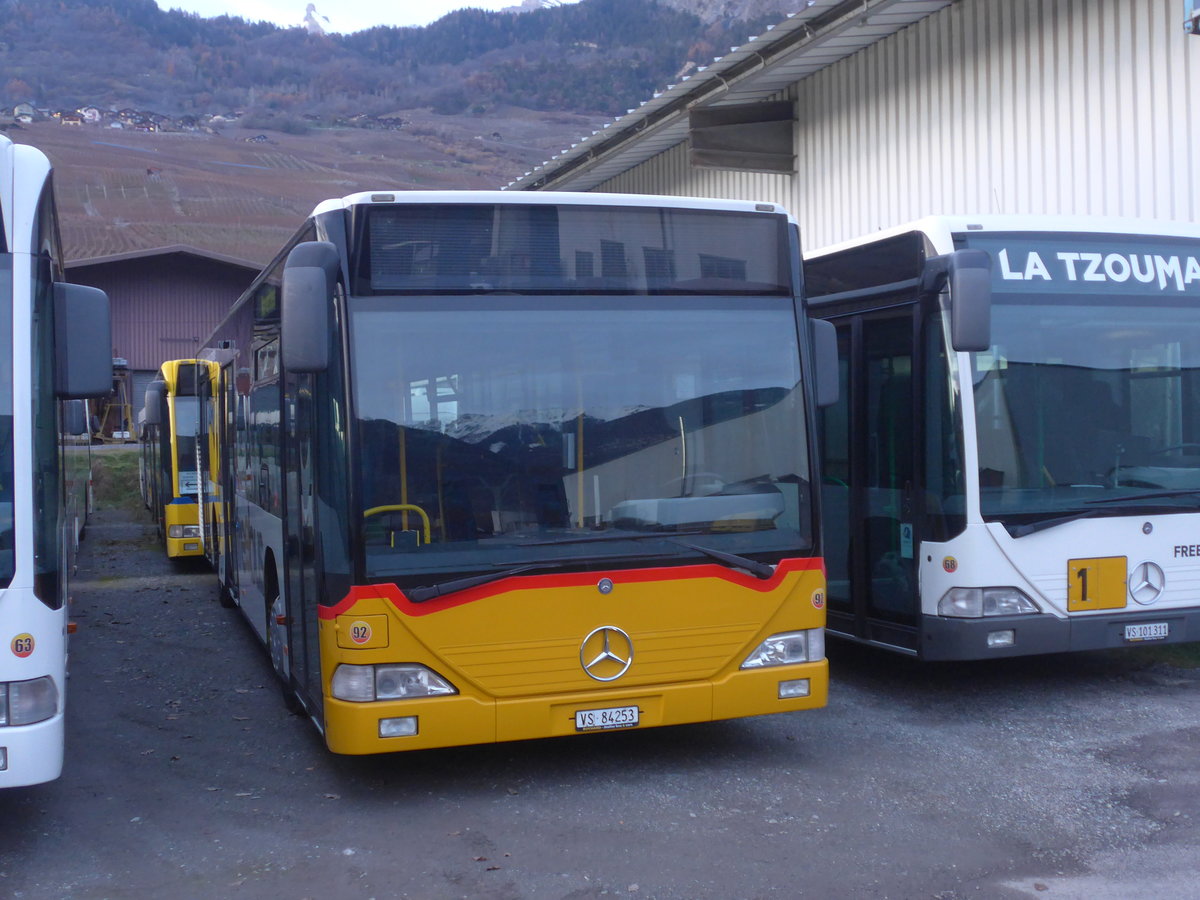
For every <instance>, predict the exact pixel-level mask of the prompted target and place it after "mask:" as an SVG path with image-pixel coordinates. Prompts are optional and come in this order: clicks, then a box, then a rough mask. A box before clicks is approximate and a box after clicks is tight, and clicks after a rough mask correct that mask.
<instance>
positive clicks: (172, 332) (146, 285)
mask: <svg viewBox="0 0 1200 900" xmlns="http://www.w3.org/2000/svg"><path fill="white" fill-rule="evenodd" d="M255 274H256V273H255V272H253V271H251V270H248V269H245V268H243V267H240V266H232V265H228V264H225V263H221V262H218V261H214V260H208V259H203V258H199V257H195V256H191V255H188V254H182V253H168V254H164V255H162V256H146V257H140V258H138V259H133V260H119V261H115V262H98V263H96V264H94V265H84V266H77V267H74V268H72V269H71V270H70V278H71V280H72V281H77V282H79V283H81V284H88V285H92V286H93V287H98V288H101V289H103V290H104V291H106V292H107V293H108V296H109V300H110V302H111V309H112V320H113V321H112V336H113V356H115V357H122V358H124V359H126V360H128V362H129V367H130V368H131V369H138V370H156V369H158V367H159V365H160V364H161V363H162V362H163V361H164V360H168V359H184V358H188V357H192V356H195V355H196V354H197V353H198V352H199V350H200V347H201V346H202V343H201V342H202V341H204V340H205V339H206V338H207V337H208V335H209V334H210V333H211V332H212V330H213V329H214V328H215V327H216V326H217V323H218V322H220V321H221V319H223V318H224V317H225V315H226V314H228V312H229V309H230V307H231V306H232V305H233V302H234V301H235V300H237V298H238V296H239V295H240V294H241V292H242V291H244V290H245V289H246V287H248V286H249V284H250V281H251V280H252V279H253V278H254V275H255Z"/></svg>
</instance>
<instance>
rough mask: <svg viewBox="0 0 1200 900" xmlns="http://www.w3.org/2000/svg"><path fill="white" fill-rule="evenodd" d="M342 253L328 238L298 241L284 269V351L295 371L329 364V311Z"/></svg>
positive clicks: (318, 369)
mask: <svg viewBox="0 0 1200 900" xmlns="http://www.w3.org/2000/svg"><path fill="white" fill-rule="evenodd" d="M338 266H339V261H338V253H337V249H336V248H335V247H334V245H333V244H331V243H329V242H328V241H308V242H305V243H303V244H297V245H296V246H295V247H293V248H292V252H291V253H289V254H288V258H287V263H286V264H285V265H284V270H283V308H282V310H281V311H280V316H281V319H280V352H281V353H282V355H283V364H284V367H285V368H287V369H290V370H292V371H294V372H323V371H325V369H327V368H328V367H329V338H330V326H329V312H330V307H331V305H332V303H333V291H334V287H335V286H336V284H337V276H338Z"/></svg>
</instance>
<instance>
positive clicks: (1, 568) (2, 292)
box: [0, 253, 15, 587]
mask: <svg viewBox="0 0 1200 900" xmlns="http://www.w3.org/2000/svg"><path fill="white" fill-rule="evenodd" d="M12 267H13V258H12V254H10V253H5V254H0V347H8V348H9V349H10V350H11V348H12V318H13V317H12V292H13V270H12ZM12 386H13V383H12V353H11V352H9V353H5V354H4V359H3V360H0V587H7V586H8V584H9V583H10V582H11V581H12V577H13V569H14V566H15V556H14V551H15V548H14V537H13V399H12Z"/></svg>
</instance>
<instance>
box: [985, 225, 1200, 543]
mask: <svg viewBox="0 0 1200 900" xmlns="http://www.w3.org/2000/svg"><path fill="white" fill-rule="evenodd" d="M1090 240H1091V241H1092V242H1093V245H1092V246H1085V247H1084V248H1083V249H1081V246H1080V242H1079V241H1075V242H1071V241H1069V240H1067V239H1064V238H1060V237H1057V236H1056V237H1054V238H1052V239H1045V240H1039V238H1038V236H1032V237H1029V236H1025V237H1024V238H1023V239H1022V240H1021V241H1017V242H1013V241H1008V242H1005V245H1004V246H1005V248H1006V252H1005V253H1004V255H1003V256H1002V257H1001V256H1000V251H999V250H997V251H996V256H995V259H996V260H997V261H998V262H999V267H998V268H999V271H998V272H997V273H994V284H993V287H994V290H995V291H996V293H995V294H994V297H993V307H992V341H993V345H992V347H991V349H990V351H989V352H986V353H977V354H974V356H973V371H972V378H973V381H974V399H975V415H976V427H977V433H978V438H979V454H980V459H979V465H980V472H979V477H980V486H981V505H982V512H983V515H984V517H985V518H990V519H1002V520H1004V521H1006V522H1008V523H1012V522H1014V521H1020V519H1021V517H1022V516H1025V517H1026V518H1027V519H1028V518H1034V519H1036V518H1038V517H1041V516H1044V515H1046V514H1061V513H1069V512H1078V511H1081V510H1087V511H1088V512H1089V514H1103V513H1104V512H1106V511H1110V512H1112V513H1115V514H1119V513H1121V512H1122V511H1125V512H1128V511H1130V510H1132V509H1137V508H1139V507H1138V505H1137V504H1136V503H1132V501H1142V502H1150V503H1151V505H1153V506H1155V507H1162V508H1163V510H1164V511H1170V510H1171V509H1173V508H1178V509H1179V510H1180V511H1181V512H1183V511H1194V510H1195V509H1196V507H1197V505H1198V504H1200V304H1198V303H1197V301H1198V300H1200V264H1197V262H1196V257H1197V256H1200V248H1197V247H1196V246H1195V244H1194V243H1192V242H1187V243H1185V242H1181V241H1169V240H1167V239H1163V238H1158V239H1153V240H1152V241H1151V240H1148V239H1144V238H1143V239H1137V238H1128V239H1123V240H1118V239H1115V238H1114V239H1111V240H1107V241H1105V240H1103V239H1102V240H1101V241H1099V242H1097V241H1096V239H1095V238H1094V236H1093V237H1092V238H1091V239H1090ZM1139 241H1140V242H1142V244H1139ZM989 249H994V250H995V247H990V248H989ZM1032 254H1036V259H1034V258H1033V257H1032ZM1189 260H1190V261H1191V262H1190V266H1191V268H1189ZM1093 263H1094V265H1093ZM1192 269H1194V270H1195V271H1194V272H1192V271H1191V270H1192ZM1189 272H1190V273H1191V274H1190V275H1189ZM1089 273H1090V275H1091V277H1090V278H1087V279H1086V280H1085V277H1084V276H1085V275H1088V274H1089ZM1018 274H1019V275H1021V276H1022V277H1021V278H1017V277H1015V276H1016V275H1018ZM1072 275H1073V276H1074V278H1072V277H1071V276H1072ZM1006 276H1007V277H1006ZM1025 276H1029V277H1025ZM996 279H1004V280H1003V281H997V280H996Z"/></svg>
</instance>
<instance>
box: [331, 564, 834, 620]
mask: <svg viewBox="0 0 1200 900" xmlns="http://www.w3.org/2000/svg"><path fill="white" fill-rule="evenodd" d="M824 569H825V561H824V559H822V558H821V557H819V556H817V557H810V558H807V559H784V560H780V562H779V565H778V566H777V567H776V569H775V574H774V575H772V576H771V577H770V578H767V579H760V578H755V577H754V576H753V575H743V574H741V573H739V572H735V571H733V570H732V569H728V568H726V567H725V566H721V565H715V564H711V563H704V564H700V565H695V566H673V567H662V568H654V569H614V570H611V571H599V572H572V573H570V574H565V575H558V574H549V575H514V576H512V577H510V578H503V579H501V580H499V581H495V582H493V583H491V584H486V585H481V586H479V587H476V588H468V589H467V590H465V591H456V592H455V593H453V594H450V595H448V596H445V597H438V598H436V599H434V600H427V601H425V602H423V603H413V602H412V601H411V600H409V599H408V598H407V597H406V596H404V592H403V591H402V590H400V588H398V587H396V585H394V584H387V583H384V584H366V585H356V586H354V587H352V588H350V591H349V593H348V594H346V596H345V597H344V598H343V599H342V600H341V601H340V602H339V603H337V604H335V605H334V606H319V607H318V608H317V613H318V615H319V616H320V618H322V619H334V618H337V617H338V616H340V615H344V614H345V613H347V612H349V611H350V609H351V608H352V607H353V606H354V604H355V603H357V602H358V601H359V600H367V599H374V598H377V597H381V598H383V599H384V600H387V601H388V602H390V603H391V604H392V605H393V606H394V607H396V609H397V610H398V611H399V612H401V613H403V614H404V615H406V616H427V615H430V614H432V613H437V612H441V611H442V610H445V609H452V608H454V607H456V606H463V605H465V604H467V603H475V602H477V601H479V600H486V599H487V598H488V597H495V596H497V595H499V594H507V593H509V592H511V591H522V590H549V589H552V588H567V587H581V586H586V585H589V584H596V583H598V582H599V581H600V580H601V579H602V578H610V579H612V581H613V582H614V584H616V585H622V584H645V583H646V582H652V581H695V580H700V579H704V578H719V579H721V580H723V581H732V582H733V583H734V584H737V585H738V586H739V587H744V588H749V589H750V590H753V591H758V592H760V593H766V592H767V591H773V590H775V589H776V588H777V587H779V585H780V583H781V582H782V581H783V579H784V578H785V577H786V576H787V575H789V574H791V573H792V572H811V571H813V570H819V571H822V572H823V571H824Z"/></svg>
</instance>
